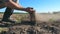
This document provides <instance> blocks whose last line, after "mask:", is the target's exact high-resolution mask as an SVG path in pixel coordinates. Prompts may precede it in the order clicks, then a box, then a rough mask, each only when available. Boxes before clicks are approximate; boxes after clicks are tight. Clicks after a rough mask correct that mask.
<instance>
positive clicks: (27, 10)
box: [26, 7, 35, 13]
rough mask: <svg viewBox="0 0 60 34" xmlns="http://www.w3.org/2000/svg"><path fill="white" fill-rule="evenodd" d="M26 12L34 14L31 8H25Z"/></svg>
mask: <svg viewBox="0 0 60 34" xmlns="http://www.w3.org/2000/svg"><path fill="white" fill-rule="evenodd" d="M26 12H28V13H33V12H35V10H33V8H31V7H27V8H26Z"/></svg>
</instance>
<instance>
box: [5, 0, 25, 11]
mask: <svg viewBox="0 0 60 34" xmlns="http://www.w3.org/2000/svg"><path fill="white" fill-rule="evenodd" d="M6 6H7V7H10V8H12V9H16V10H22V11H25V8H23V7H22V6H21V5H19V4H17V3H15V2H13V1H9V2H8V3H7V4H6Z"/></svg>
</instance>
